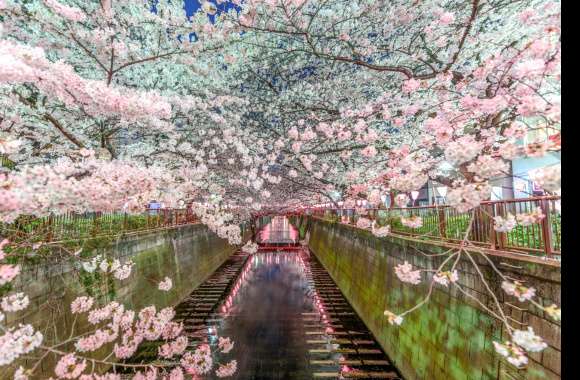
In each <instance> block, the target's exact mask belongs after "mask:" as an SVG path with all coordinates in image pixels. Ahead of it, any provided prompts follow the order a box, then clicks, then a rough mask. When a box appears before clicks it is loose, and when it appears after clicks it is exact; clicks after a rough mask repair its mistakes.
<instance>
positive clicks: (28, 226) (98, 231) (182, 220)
mask: <svg viewBox="0 0 580 380" xmlns="http://www.w3.org/2000/svg"><path fill="white" fill-rule="evenodd" d="M197 221H198V219H197V218H196V216H195V214H194V213H193V211H192V210H191V209H167V208H164V209H146V210H145V211H144V212H143V213H142V214H127V213H124V212H85V213H73V212H70V213H67V214H62V215H49V216H46V217H42V218H37V217H33V216H20V217H19V218H18V219H17V220H16V221H14V222H13V223H10V224H4V225H2V226H0V235H1V236H3V237H9V238H11V239H18V240H20V241H21V240H30V241H43V242H51V241H60V240H74V239H83V238H89V237H95V236H100V235H112V234H121V233H126V232H133V231H142V230H149V229H155V228H163V227H171V226H177V225H182V224H191V223H196V222H197Z"/></svg>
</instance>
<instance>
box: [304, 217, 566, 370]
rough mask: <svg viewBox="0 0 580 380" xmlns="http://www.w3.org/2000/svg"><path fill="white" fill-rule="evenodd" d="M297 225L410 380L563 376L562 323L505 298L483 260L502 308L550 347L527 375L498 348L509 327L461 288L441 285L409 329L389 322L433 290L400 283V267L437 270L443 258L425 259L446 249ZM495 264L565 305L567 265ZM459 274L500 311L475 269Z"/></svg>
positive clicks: (307, 222) (335, 226)
mask: <svg viewBox="0 0 580 380" xmlns="http://www.w3.org/2000/svg"><path fill="white" fill-rule="evenodd" d="M293 221H294V222H295V224H296V225H297V226H298V227H299V230H300V232H301V235H304V234H306V233H308V234H309V235H310V239H309V246H310V249H311V250H312V252H313V253H314V254H315V255H316V256H317V257H318V259H319V260H320V261H321V262H322V264H323V265H324V266H325V268H326V269H327V270H328V271H329V273H330V275H331V276H332V277H333V279H334V280H335V281H336V283H337V284H338V286H339V287H340V289H341V290H342V291H343V292H344V294H345V295H346V297H347V299H348V300H349V302H350V303H351V304H352V306H353V307H354V308H355V309H356V311H357V312H358V313H359V314H360V316H361V317H362V319H363V320H364V321H365V323H366V324H367V326H368V327H369V328H370V330H371V331H372V332H373V334H374V335H375V336H376V337H377V339H378V340H379V342H380V343H381V345H382V347H383V348H384V350H385V351H386V352H387V353H388V355H389V356H390V357H391V358H392V360H393V361H394V364H395V365H396V366H397V367H398V368H399V369H400V371H401V372H402V374H403V375H404V376H405V378H406V379H429V380H437V379H441V380H443V379H444V380H451V379H457V380H459V379H466V380H467V379H469V380H479V379H559V378H560V375H559V374H560V350H561V347H560V340H561V338H560V326H559V324H557V323H555V322H554V321H553V320H551V319H549V317H548V316H545V315H543V314H544V313H543V312H542V311H540V310H538V309H537V308H535V307H533V306H531V305H529V304H522V303H519V302H518V301H517V300H516V299H515V298H514V297H510V296H507V295H505V296H504V292H503V291H502V290H501V289H500V288H499V287H500V284H501V280H500V279H499V276H498V275H497V274H496V273H495V272H493V271H492V270H491V268H490V266H489V264H487V263H486V262H484V261H483V260H484V259H483V258H482V257H480V256H479V255H477V254H476V255H474V260H476V262H478V263H479V264H480V267H481V268H482V271H483V274H484V277H485V278H486V279H487V282H488V283H490V284H491V285H492V286H493V288H494V289H495V293H496V294H500V297H501V298H500V301H501V303H502V309H503V310H504V311H505V312H506V314H508V315H510V317H511V318H513V319H514V320H515V321H517V323H516V322H514V323H516V326H520V327H519V328H521V329H525V328H526V327H527V326H531V327H533V329H534V331H535V332H536V333H537V334H538V335H540V336H542V337H543V338H544V339H545V340H546V341H547V343H548V344H549V347H548V348H547V349H545V350H544V351H543V352H541V353H537V354H532V355H531V357H530V364H529V366H528V368H527V369H525V370H517V369H515V368H514V367H512V366H510V365H509V364H507V363H505V362H503V361H501V360H500V358H499V357H498V355H497V354H496V353H495V352H494V349H493V344H492V342H493V341H494V340H495V341H503V340H505V339H506V336H507V334H506V333H505V331H502V328H501V324H500V323H499V321H498V320H496V319H494V318H493V317H492V316H491V315H490V314H488V313H487V312H485V311H483V310H482V308H481V307H480V306H479V305H477V303H476V302H474V301H472V300H471V299H469V298H468V297H466V296H465V295H463V294H461V293H460V292H459V291H457V290H456V289H453V288H444V287H442V286H436V287H435V289H434V291H433V294H432V297H431V300H430V302H429V303H427V304H425V305H424V306H423V307H422V308H421V309H419V310H417V311H416V312H414V313H412V314H409V315H407V316H406V317H405V321H404V322H403V324H402V325H401V326H399V327H396V326H391V325H390V324H389V323H388V322H387V319H386V317H384V315H383V312H384V310H391V311H393V312H395V313H397V312H402V311H404V310H407V309H408V308H410V307H412V306H414V305H415V304H417V303H418V302H419V301H420V300H421V299H422V298H423V297H424V296H425V295H426V294H427V291H428V287H427V285H425V284H421V285H416V286H414V285H410V284H404V283H402V282H401V281H399V280H398V278H397V277H396V276H395V273H394V267H395V266H396V265H398V264H401V263H403V262H404V261H408V262H409V263H412V264H413V266H415V267H420V268H424V269H432V268H434V267H436V265H437V263H440V258H433V257H428V256H426V255H425V254H434V253H441V252H443V251H444V250H446V249H444V248H443V247H440V246H436V245H432V244H427V243H425V242H420V241H413V240H410V239H403V238H396V237H387V238H377V237H375V236H373V235H372V234H371V233H370V232H369V231H363V230H360V229H357V228H355V227H352V226H347V225H343V224H339V223H331V222H326V221H322V220H320V219H314V218H302V219H294V220H293ZM301 237H303V236H301ZM493 262H494V263H495V265H496V266H497V267H499V268H501V270H502V272H503V273H504V274H505V275H508V276H510V277H512V278H515V279H520V280H522V281H524V282H525V284H526V285H527V286H533V287H535V288H536V289H537V294H538V295H539V297H538V301H539V302H540V303H543V304H548V305H550V304H552V303H556V304H558V305H559V304H560V268H559V266H557V265H550V264H548V263H542V262H529V261H522V260H517V259H513V258H507V257H494V258H493ZM458 269H459V272H460V273H459V277H460V282H461V284H463V285H464V287H465V288H466V291H467V292H468V293H469V294H470V295H472V296H473V297H475V298H476V299H477V300H479V301H480V302H482V303H483V304H485V305H488V306H490V305H492V304H493V303H492V300H491V299H490V297H489V296H488V294H487V292H486V290H485V288H484V282H483V281H482V280H481V279H480V277H479V275H478V273H477V272H476V270H475V267H474V266H473V265H472V263H471V262H470V261H469V260H462V261H461V262H460V263H459V267H458ZM424 282H426V281H424ZM518 323H521V325H518Z"/></svg>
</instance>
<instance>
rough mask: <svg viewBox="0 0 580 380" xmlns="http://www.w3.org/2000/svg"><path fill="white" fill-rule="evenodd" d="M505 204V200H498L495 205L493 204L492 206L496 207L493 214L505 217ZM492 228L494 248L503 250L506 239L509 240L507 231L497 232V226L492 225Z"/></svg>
mask: <svg viewBox="0 0 580 380" xmlns="http://www.w3.org/2000/svg"><path fill="white" fill-rule="evenodd" d="M504 205H505V203H504V202H498V203H496V204H495V207H494V206H493V204H492V206H491V207H492V208H495V212H494V215H493V216H501V217H505V214H506V213H505V207H503V206H504ZM491 230H492V231H493V235H494V239H493V242H494V246H493V247H492V248H494V249H498V250H503V249H504V247H505V246H506V242H507V241H506V240H507V236H506V234H505V232H497V231H496V230H495V228H494V227H493V226H492V227H491Z"/></svg>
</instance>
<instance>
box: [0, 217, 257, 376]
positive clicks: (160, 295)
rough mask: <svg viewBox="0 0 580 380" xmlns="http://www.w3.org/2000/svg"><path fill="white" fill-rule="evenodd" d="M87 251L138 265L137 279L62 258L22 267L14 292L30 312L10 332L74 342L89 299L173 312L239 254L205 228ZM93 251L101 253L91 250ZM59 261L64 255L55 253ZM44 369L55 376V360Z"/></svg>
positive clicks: (13, 321)
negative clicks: (25, 327)
mask: <svg viewBox="0 0 580 380" xmlns="http://www.w3.org/2000/svg"><path fill="white" fill-rule="evenodd" d="M250 235H251V230H250V229H249V228H245V231H244V236H245V238H246V239H247V238H249V237H250ZM83 245H84V246H85V249H84V251H90V252H84V251H83V255H85V254H89V255H90V256H93V255H95V254H102V255H104V256H106V257H108V258H111V259H114V258H119V259H120V261H121V262H125V261H126V260H129V259H130V260H132V261H133V262H134V263H135V265H134V266H133V270H132V273H131V276H130V277H129V278H127V279H126V280H123V281H119V280H116V279H114V278H113V277H112V275H110V274H109V275H108V274H104V273H101V272H100V271H99V270H98V269H97V271H95V272H94V273H87V272H83V271H78V270H75V264H74V263H73V262H72V261H69V260H65V259H64V258H61V259H59V258H57V257H52V258H51V259H43V260H41V261H39V262H37V263H36V264H32V263H28V264H22V266H23V273H22V274H21V275H20V276H18V277H17V280H16V282H15V284H14V290H15V291H21V292H24V293H26V294H27V295H28V297H29V298H30V306H29V307H28V308H27V309H26V310H24V311H23V312H22V314H16V315H14V314H12V313H10V314H8V315H7V316H6V318H7V321H6V322H7V324H8V325H9V326H10V325H17V324H18V323H30V324H32V325H33V326H35V327H36V328H38V329H39V330H40V331H42V332H43V334H44V335H45V336H46V339H48V340H50V341H57V342H61V341H63V340H64V339H65V338H66V337H68V336H69V334H70V332H71V326H72V325H73V320H74V316H73V315H71V313H70V303H71V301H72V300H74V299H75V298H76V297H77V296H79V295H87V294H89V295H92V296H94V297H95V298H97V299H98V300H99V304H103V303H105V302H108V301H112V300H115V301H118V302H120V303H122V304H124V305H125V307H127V308H130V309H134V310H138V309H140V308H143V307H145V306H149V305H152V304H154V305H156V306H157V308H158V309H160V308H163V307H166V306H173V305H175V304H177V303H179V301H181V300H182V299H183V298H184V297H186V296H187V295H189V294H190V293H191V291H192V290H193V289H195V288H196V287H197V286H199V285H200V284H201V283H202V282H203V281H204V280H206V279H207V278H208V277H209V276H210V275H211V274H212V273H213V272H214V271H215V270H216V269H217V268H218V267H219V266H220V265H221V264H222V263H223V262H224V261H225V260H226V259H227V258H228V257H230V255H231V254H232V253H233V252H234V251H235V250H236V249H237V248H236V247H234V246H230V245H229V244H228V243H227V241H226V240H223V239H221V238H219V237H218V236H217V235H215V234H214V233H213V232H211V231H209V230H208V229H207V227H205V226H203V225H201V224H198V225H187V226H182V227H178V228H172V229H165V230H158V231H154V232H144V233H137V234H133V235H126V236H122V237H119V238H115V239H112V240H108V241H105V242H104V243H103V242H101V243H99V242H91V241H86V242H83ZM91 246H98V247H96V248H87V247H91ZM54 251H58V249H56V248H55V249H54ZM55 256H58V255H57V254H56V253H55ZM77 266H78V263H77ZM165 276H168V277H170V278H171V279H172V281H173V288H172V289H171V290H170V291H169V292H163V291H160V290H158V288H157V284H158V283H159V281H161V280H163V279H164V277H165ZM83 320H84V318H83ZM75 326H76V328H75V331H76V332H77V333H81V332H84V331H86V330H87V328H88V327H89V326H87V325H86V322H85V325H82V323H81V320H79V321H77V322H76V324H75ZM42 366H43V368H42V371H43V373H44V374H47V375H46V376H44V375H42V376H44V377H41V378H48V377H49V376H50V375H52V370H53V368H54V362H53V361H52V360H48V359H45V360H44V361H43V363H42ZM3 376H4V374H2V372H1V371H0V378H5V377H3Z"/></svg>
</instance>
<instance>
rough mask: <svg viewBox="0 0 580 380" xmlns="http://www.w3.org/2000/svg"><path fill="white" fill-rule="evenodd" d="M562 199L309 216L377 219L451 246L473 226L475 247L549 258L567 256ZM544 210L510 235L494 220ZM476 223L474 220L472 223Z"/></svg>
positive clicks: (330, 211) (343, 210)
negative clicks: (414, 224)
mask: <svg viewBox="0 0 580 380" xmlns="http://www.w3.org/2000/svg"><path fill="white" fill-rule="evenodd" d="M560 202H561V197H559V196H545V197H537V198H524V199H510V200H501V201H486V202H482V204H481V205H480V206H479V207H476V208H474V209H472V210H469V211H467V212H458V211H457V210H456V209H455V208H453V207H451V206H448V205H433V206H420V207H406V208H391V209H381V208H379V209H376V208H356V209H346V208H310V209H307V210H306V212H307V213H309V214H311V215H314V216H316V217H320V218H325V219H328V220H334V221H340V222H342V223H347V224H356V222H357V220H358V219H359V218H360V217H361V216H364V217H366V218H368V219H371V220H374V221H376V223H377V224H378V225H381V226H383V225H389V226H390V227H391V231H392V232H393V233H396V234H402V235H410V236H419V237H424V238H426V239H436V240H442V241H448V242H460V241H462V240H463V239H464V237H465V235H466V233H467V231H468V228H469V225H470V223H471V228H470V229H469V233H468V234H467V238H468V239H469V241H470V242H471V243H473V244H477V245H480V246H483V247H486V248H490V249H494V250H502V251H515V252H523V253H533V254H544V255H547V256H552V255H559V254H560V253H561V216H560V204H561V203H560ZM534 209H539V210H541V211H542V213H543V214H544V215H545V217H544V218H543V219H542V220H541V221H539V222H538V223H534V224H531V225H528V226H524V225H521V224H518V225H517V226H516V227H515V228H514V229H513V230H511V231H509V232H497V231H495V229H494V222H493V218H494V217H495V216H504V217H505V216H506V215H507V214H508V213H509V214H513V215H517V214H521V213H528V212H531V211H533V210H534ZM411 216H418V217H421V219H422V222H423V223H422V226H421V227H419V228H409V227H406V226H404V225H403V224H402V223H401V217H405V218H409V217H411ZM472 218H473V221H472V222H471V219H472Z"/></svg>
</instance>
